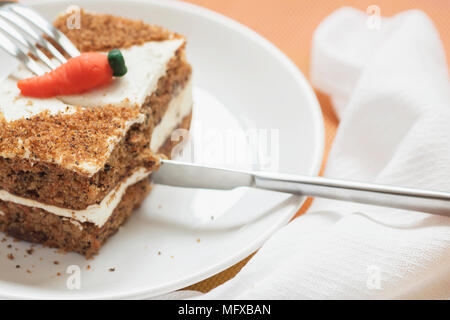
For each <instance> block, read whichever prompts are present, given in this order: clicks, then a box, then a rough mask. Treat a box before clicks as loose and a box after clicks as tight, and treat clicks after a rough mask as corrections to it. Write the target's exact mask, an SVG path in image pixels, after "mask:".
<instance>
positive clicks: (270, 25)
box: [184, 0, 450, 292]
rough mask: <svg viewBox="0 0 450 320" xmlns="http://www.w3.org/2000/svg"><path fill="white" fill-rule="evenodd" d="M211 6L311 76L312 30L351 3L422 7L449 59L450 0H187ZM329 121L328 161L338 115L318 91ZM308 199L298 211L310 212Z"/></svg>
mask: <svg viewBox="0 0 450 320" xmlns="http://www.w3.org/2000/svg"><path fill="white" fill-rule="evenodd" d="M184 1H186V2H191V3H194V4H198V5H200V6H203V7H206V8H209V9H212V10H214V11H217V12H219V13H222V14H224V15H226V16H228V17H230V18H233V19H235V20H237V21H239V22H241V23H242V24H244V25H246V26H248V27H250V28H251V29H253V30H255V31H256V32H258V33H260V34H261V35H263V36H264V37H266V38H267V39H269V40H270V41H271V42H272V43H274V44H275V45H276V46H278V48H280V49H281V50H282V51H283V52H284V53H286V54H287V55H288V56H289V57H290V58H291V59H292V60H293V61H294V62H295V63H296V64H297V66H298V67H299V68H300V70H301V71H302V72H303V73H304V74H305V75H306V76H308V75H309V55H310V48H311V40H312V35H313V32H314V30H315V29H316V27H317V26H318V25H319V23H320V22H321V21H322V20H323V19H324V18H325V17H326V16H327V15H329V14H330V13H331V12H333V11H334V10H336V9H338V8H340V7H342V6H351V7H354V8H357V9H360V10H363V11H366V9H367V8H368V6H370V5H377V6H378V7H379V8H380V11H381V15H382V16H392V15H394V14H396V13H398V12H401V11H404V10H408V9H420V10H422V11H424V12H425V13H427V14H428V15H429V16H430V17H431V19H432V20H433V21H434V23H435V25H436V27H437V29H438V30H439V32H440V34H441V39H442V41H443V43H444V47H445V50H446V52H447V61H450V0H395V1H394V0H376V1H374V0H316V1H313V0H184ZM316 93H317V96H318V98H319V102H320V104H321V107H322V112H323V115H324V120H325V131H326V144H325V156H324V163H325V160H326V158H327V156H328V151H329V150H330V147H331V144H332V142H333V138H334V135H335V133H336V129H337V126H338V120H337V118H336V116H335V114H334V112H333V109H332V107H331V104H330V101H329V100H328V98H327V97H326V96H325V95H323V94H321V93H320V92H316ZM310 203H311V199H308V201H307V203H306V204H305V205H304V206H303V207H302V209H300V210H299V212H298V213H297V215H296V216H298V215H299V214H301V213H303V212H304V211H306V209H307V208H308V206H309V205H310ZM248 259H249V258H247V259H245V260H243V261H241V262H240V263H238V264H236V265H234V266H233V267H231V268H229V269H227V270H225V271H224V272H222V273H220V274H217V275H215V276H213V277H211V278H209V279H206V280H204V281H202V282H200V283H197V284H195V285H193V286H191V287H189V289H192V290H199V291H202V292H207V291H209V290H211V289H213V288H215V287H216V286H218V285H220V284H222V283H223V282H225V281H227V280H229V279H231V278H232V277H234V276H235V275H236V274H237V272H239V270H240V269H241V268H242V267H243V266H244V265H245V263H247V261H248Z"/></svg>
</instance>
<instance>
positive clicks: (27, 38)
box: [0, 1, 80, 75]
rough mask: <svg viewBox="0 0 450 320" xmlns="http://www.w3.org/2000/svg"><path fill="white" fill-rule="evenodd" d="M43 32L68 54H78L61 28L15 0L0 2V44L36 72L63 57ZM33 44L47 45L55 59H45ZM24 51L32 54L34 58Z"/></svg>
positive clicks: (41, 71)
mask: <svg viewBox="0 0 450 320" xmlns="http://www.w3.org/2000/svg"><path fill="white" fill-rule="evenodd" d="M43 35H45V36H46V37H48V38H49V39H51V40H53V41H54V42H55V43H57V44H58V45H59V46H60V47H61V48H62V49H63V50H64V52H65V53H66V54H67V55H69V56H70V57H76V56H78V55H80V52H79V51H78V49H77V48H76V47H75V46H74V45H73V44H72V42H71V41H70V40H69V39H68V38H67V37H66V36H65V35H64V34H63V33H62V32H61V31H59V30H58V29H56V28H55V27H54V26H53V25H52V24H50V23H49V22H48V21H47V20H45V19H44V18H43V17H42V16H41V15H39V14H38V13H36V12H35V11H34V10H33V9H31V8H29V7H27V6H24V5H22V4H18V3H16V2H11V1H5V2H0V48H1V49H3V50H4V51H6V52H7V53H8V54H10V55H12V56H13V57H15V58H17V59H18V60H19V61H20V62H21V63H22V64H23V65H24V66H25V67H26V68H27V69H28V70H30V71H31V72H32V73H34V74H36V75H42V74H44V73H45V72H47V71H49V70H53V69H55V68H56V67H57V66H58V65H59V64H62V63H65V62H66V61H67V59H66V58H65V57H64V55H63V54H62V53H61V52H60V51H59V50H58V49H56V47H55V46H54V45H53V44H52V43H51V42H50V41H48V40H47V39H46V38H44V36H43ZM37 45H39V46H41V47H42V48H45V49H47V50H48V51H49V52H50V53H51V54H52V55H53V57H54V58H55V60H56V61H55V60H51V59H49V58H48V57H47V55H46V54H45V53H44V52H43V51H42V50H41V49H40V48H39V47H38V46H37ZM28 54H32V55H33V57H34V58H36V59H37V60H36V61H35V60H34V59H32V58H31V57H30V56H29V55H28ZM37 61H39V62H41V63H40V64H39V63H37Z"/></svg>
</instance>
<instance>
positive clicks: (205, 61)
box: [0, 0, 324, 299]
mask: <svg viewBox="0 0 450 320" xmlns="http://www.w3.org/2000/svg"><path fill="white" fill-rule="evenodd" d="M74 3H77V4H79V5H80V6H82V7H84V8H86V9H89V10H92V11H96V12H105V13H111V14H115V15H121V16H124V17H130V18H135V19H142V20H144V21H146V22H149V23H154V24H159V25H162V26H165V27H167V28H169V29H171V30H174V31H177V32H179V33H181V34H184V35H186V36H187V39H188V58H189V61H190V62H191V63H192V65H193V70H194V84H195V90H194V98H195V113H194V123H193V126H194V128H193V129H194V130H193V132H194V134H193V135H194V137H193V141H194V143H195V142H196V141H199V140H201V139H204V142H205V145H209V146H217V145H218V146H220V147H222V146H224V142H223V140H221V139H220V137H221V135H220V134H221V133H224V132H227V130H229V131H231V132H234V133H236V132H243V133H248V132H249V131H251V130H255V129H264V130H270V129H275V130H278V131H275V132H278V133H277V134H278V142H279V143H278V151H277V154H278V156H279V171H282V172H288V173H301V174H310V175H316V174H317V173H318V171H319V168H320V164H321V160H322V152H323V146H324V145H323V139H324V134H323V122H322V116H321V112H320V108H319V105H318V102H317V100H316V98H315V96H314V93H313V90H312V89H311V87H310V86H309V84H308V83H307V81H306V80H305V78H304V77H303V75H302V74H301V73H300V71H299V70H298V69H297V68H296V67H295V65H294V64H293V63H292V62H291V61H290V60H288V59H287V58H286V56H285V55H283V54H282V53H281V52H280V51H279V50H278V49H276V48H275V47H274V46H273V45H272V44H270V43H269V42H268V41H266V40H265V39H263V38H262V37H261V36H259V35H257V34H256V33H254V32H253V31H251V30H249V29H247V28H246V27H244V26H242V25H240V24H238V23H236V22H234V21H232V20H230V19H228V18H226V17H223V16H221V15H219V14H217V13H213V12H211V11H208V10H205V9H203V8H199V7H196V6H193V5H189V4H186V3H181V2H172V1H145V2H144V1H114V2H113V1H108V2H107V5H106V2H104V1H98V0H89V1H73V0H71V1H32V5H33V6H34V7H35V8H36V9H37V10H38V11H40V12H41V13H42V14H43V15H44V16H45V17H47V18H48V19H50V20H53V19H54V18H55V17H56V15H57V14H58V13H59V12H60V11H62V10H64V9H65V8H66V7H67V6H68V5H71V4H74ZM81 27H82V21H81ZM271 132H273V131H271ZM205 135H206V136H207V137H206V138H205ZM275 137H276V135H275ZM274 141H275V140H274ZM253 147H254V145H253V144H252V143H251V142H248V146H247V148H253ZM219 149H220V148H219ZM216 151H217V150H216ZM208 152H210V153H209V155H211V152H212V151H208ZM208 152H206V153H208ZM212 153H214V152H212ZM219 153H220V151H219ZM228 154H229V155H230V154H231V155H233V154H232V152H228ZM212 158H214V157H212ZM212 158H211V157H209V158H208V157H206V156H205V157H204V158H203V161H204V162H211V159H212ZM250 165H252V164H251V163H248V162H243V163H239V164H238V166H241V167H242V166H247V167H248V166H250ZM256 165H257V164H256ZM254 166H255V164H253V167H254ZM303 200H304V199H302V198H300V197H296V196H289V195H286V194H280V193H272V192H264V191H258V190H251V189H246V188H239V189H237V190H233V191H211V190H187V189H179V188H170V187H164V186H156V187H155V188H154V190H153V191H152V193H151V195H150V196H149V197H148V198H147V199H146V201H145V202H144V204H143V205H142V207H141V208H140V209H139V210H138V211H137V212H136V213H135V214H134V215H133V216H132V217H131V219H130V220H129V221H128V223H127V224H126V225H125V226H124V227H122V228H121V230H120V231H119V232H118V233H117V234H116V235H115V236H113V237H112V238H111V239H110V240H109V241H108V243H107V244H106V245H105V246H104V247H103V249H102V250H101V252H100V255H98V256H97V257H95V258H94V259H93V260H87V261H86V260H85V259H84V258H83V257H81V256H79V255H77V254H65V255H63V254H60V253H57V252H56V251H55V250H53V249H48V248H42V247H41V246H35V248H34V252H33V254H32V255H29V254H27V252H26V250H27V249H29V248H30V244H29V243H26V242H13V241H11V239H8V241H6V242H2V243H0V296H2V297H6V298H11V297H15V298H44V299H47V298H61V299H66V298H85V299H94V298H138V297H139V298H143V297H150V296H156V295H160V294H164V293H167V292H170V291H172V290H176V289H180V288H183V287H185V286H188V285H191V284H193V283H196V282H198V281H200V280H203V279H205V278H207V277H210V276H212V275H214V274H216V273H218V272H220V271H223V270H224V269H226V268H228V267H230V266H232V265H233V264H235V263H237V262H238V261H240V260H241V259H243V258H245V257H247V256H248V255H250V254H251V253H252V252H254V251H255V250H257V249H258V248H259V247H260V246H261V245H262V244H263V243H264V241H265V240H266V239H267V238H268V237H269V236H270V235H271V234H272V233H273V232H275V231H276V230H277V229H279V228H280V227H282V226H283V225H285V224H286V223H287V222H288V221H289V220H290V219H291V218H292V217H293V215H294V214H295V213H296V211H297V210H298V208H299V207H300V206H301V204H302V202H303ZM2 237H3V235H1V236H0V238H2ZM8 245H11V248H8ZM7 253H12V254H13V255H14V256H15V258H14V260H9V259H7V257H6V255H7ZM55 261H57V264H56V263H55ZM16 265H20V268H16ZM88 266H89V267H88ZM110 268H114V272H112V271H110ZM78 269H79V270H80V273H79V277H77V276H76V275H77V273H76V270H78ZM27 270H29V271H28V272H27ZM74 270H75V273H73V272H74ZM78 280H80V282H79V283H80V284H81V288H80V289H76V288H75V289H74V288H73V285H74V284H75V283H76V281H78ZM71 281H75V282H71ZM68 282H69V285H67V283H68ZM70 283H72V286H71V285H70Z"/></svg>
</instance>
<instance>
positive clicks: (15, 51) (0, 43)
mask: <svg viewBox="0 0 450 320" xmlns="http://www.w3.org/2000/svg"><path fill="white" fill-rule="evenodd" d="M0 48H2V49H3V50H5V51H6V52H7V53H9V54H10V55H12V56H13V57H15V58H17V59H19V60H20V62H22V63H23V64H24V65H25V66H26V67H27V69H28V70H30V71H31V72H33V73H34V74H37V75H42V74H44V73H45V72H44V70H42V68H41V67H40V66H39V65H38V64H37V63H36V62H35V61H34V60H33V59H31V58H30V57H29V56H28V55H27V54H26V53H25V52H23V51H22V50H21V49H20V48H19V47H18V46H17V45H15V44H14V43H13V42H12V41H11V40H9V38H8V37H6V36H5V35H3V34H1V33H0Z"/></svg>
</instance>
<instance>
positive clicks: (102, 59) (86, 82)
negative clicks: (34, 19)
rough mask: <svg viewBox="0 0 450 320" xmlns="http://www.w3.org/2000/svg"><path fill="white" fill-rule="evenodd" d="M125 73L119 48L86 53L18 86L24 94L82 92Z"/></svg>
mask: <svg viewBox="0 0 450 320" xmlns="http://www.w3.org/2000/svg"><path fill="white" fill-rule="evenodd" d="M126 73H127V67H126V66H125V61H124V59H123V56H122V53H121V52H120V50H118V49H114V50H111V51H109V52H108V55H105V54H103V53H100V52H85V53H82V54H81V55H79V56H78V57H75V58H71V59H69V60H68V61H67V62H66V63H64V64H62V65H60V66H59V67H58V68H56V69H55V70H52V71H50V72H47V73H46V74H44V75H42V76H37V77H32V78H28V79H24V80H20V81H19V82H18V83H17V86H18V87H19V89H20V91H21V93H22V95H24V96H28V97H35V98H49V97H54V96H60V95H69V94H79V93H83V92H85V91H87V90H89V89H93V88H96V87H99V86H102V85H105V84H108V83H109V82H111V80H112V78H113V77H122V76H123V75H125V74H126Z"/></svg>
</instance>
